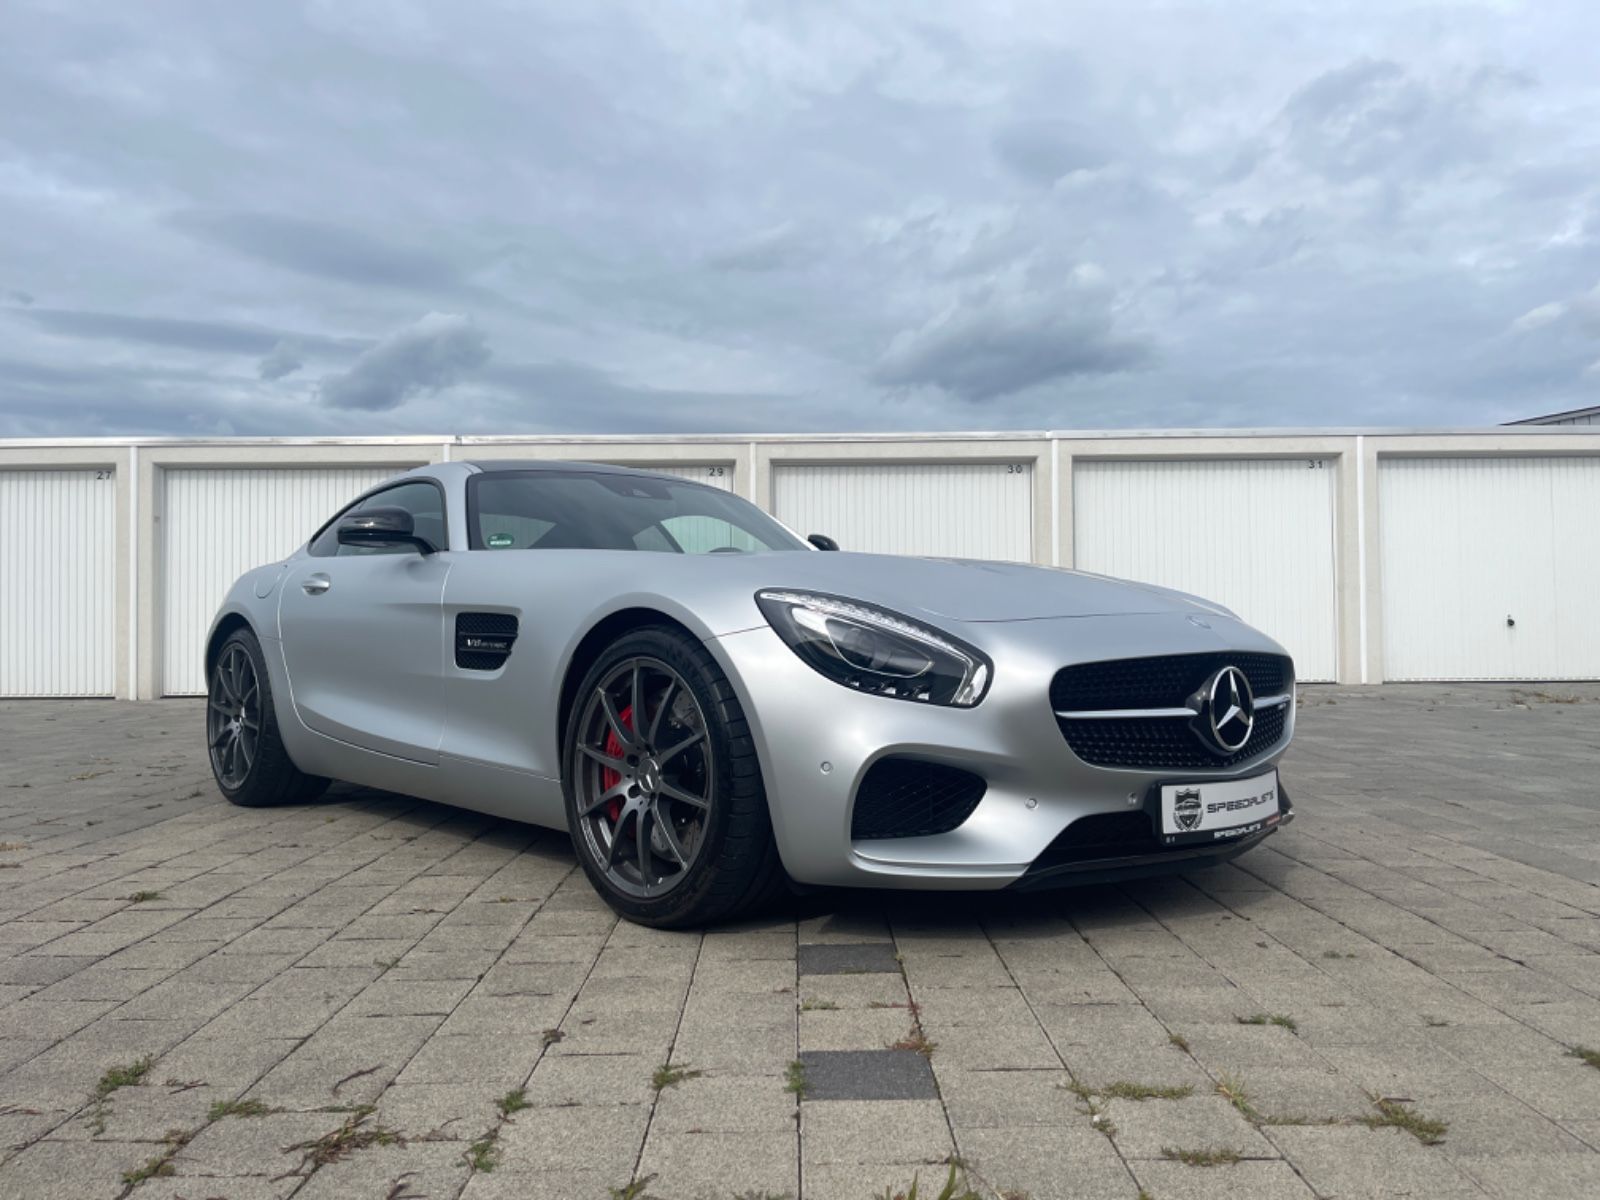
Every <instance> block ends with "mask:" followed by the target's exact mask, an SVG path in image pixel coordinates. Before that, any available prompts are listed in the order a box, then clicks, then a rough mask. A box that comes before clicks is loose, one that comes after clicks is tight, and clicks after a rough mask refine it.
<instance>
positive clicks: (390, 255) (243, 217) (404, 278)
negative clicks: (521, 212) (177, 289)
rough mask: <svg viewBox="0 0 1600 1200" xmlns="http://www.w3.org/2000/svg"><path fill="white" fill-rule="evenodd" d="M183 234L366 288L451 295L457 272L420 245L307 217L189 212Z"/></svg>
mask: <svg viewBox="0 0 1600 1200" xmlns="http://www.w3.org/2000/svg"><path fill="white" fill-rule="evenodd" d="M172 220H173V224H174V225H175V226H176V227H177V228H178V229H180V230H183V231H184V232H186V233H190V234H192V235H194V236H195V237H198V238H200V239H202V240H204V241H208V242H211V243H214V244H216V245H218V246H222V247H224V248H226V249H228V250H232V251H233V252H234V253H236V254H242V255H245V256H246V257H248V258H254V259H258V260H259V261H261V262H264V263H268V264H270V265H272V266H275V267H281V268H282V269H284V270H286V271H294V272H297V273H299V274H302V275H309V276H311V277H313V278H317V279H332V280H337V281H339V282H341V283H350V284H355V285H357V286H361V287H378V288H398V289H402V290H406V291H429V290H433V291H449V290H452V289H454V288H456V287H458V286H460V284H461V276H460V273H459V272H458V271H457V269H456V268H455V267H454V266H452V265H451V264H450V263H449V262H447V261H446V260H445V259H443V258H441V257H439V256H438V255H436V254H434V253H431V252H429V251H427V250H423V249H421V248H419V247H418V246H416V245H415V244H408V243H406V242H403V241H388V240H385V239H383V238H381V237H378V236H377V235H375V234H372V233H368V232H365V231H363V230H360V229H356V228H351V227H348V226H342V225H337V224H333V223H331V222H327V221H321V220H314V219H311V218H306V217H293V216H281V215H277V214H273V213H254V212H209V213H208V212H188V213H179V214H177V215H176V216H174V217H173V219H172Z"/></svg>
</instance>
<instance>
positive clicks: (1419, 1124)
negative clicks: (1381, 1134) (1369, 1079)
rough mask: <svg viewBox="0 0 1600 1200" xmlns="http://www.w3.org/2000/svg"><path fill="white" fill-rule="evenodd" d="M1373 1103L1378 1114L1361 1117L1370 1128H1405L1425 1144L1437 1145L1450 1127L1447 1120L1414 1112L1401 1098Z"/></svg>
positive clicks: (1362, 1121) (1363, 1122)
mask: <svg viewBox="0 0 1600 1200" xmlns="http://www.w3.org/2000/svg"><path fill="white" fill-rule="evenodd" d="M1373 1103H1374V1104H1375V1105H1377V1107H1378V1115H1377V1116H1367V1117H1361V1118H1360V1121H1361V1123H1362V1124H1363V1125H1365V1126H1366V1127H1367V1128H1368V1129H1404V1130H1405V1131H1406V1132H1407V1133H1409V1134H1410V1135H1411V1136H1412V1137H1414V1138H1416V1139H1417V1141H1419V1142H1421V1143H1422V1144H1423V1145H1424V1146H1436V1145H1438V1144H1439V1143H1440V1142H1441V1141H1443V1140H1444V1135H1445V1133H1446V1132H1447V1131H1448V1130H1449V1128H1450V1126H1449V1124H1448V1123H1447V1122H1445V1121H1435V1120H1433V1119H1432V1118H1430V1117H1425V1116H1423V1115H1422V1114H1421V1113H1418V1112H1413V1111H1412V1110H1411V1109H1409V1108H1407V1107H1406V1106H1405V1105H1404V1104H1403V1103H1401V1102H1400V1101H1399V1100H1387V1099H1380V1100H1374V1101H1373Z"/></svg>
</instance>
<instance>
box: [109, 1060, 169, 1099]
mask: <svg viewBox="0 0 1600 1200" xmlns="http://www.w3.org/2000/svg"><path fill="white" fill-rule="evenodd" d="M153 1062H155V1059H154V1058H152V1057H151V1056H150V1055H148V1054H146V1055H145V1056H144V1057H143V1058H140V1059H136V1060H135V1061H133V1062H131V1063H129V1064H128V1065H127V1066H125V1067H110V1068H108V1069H107V1071H106V1073H105V1074H104V1075H102V1076H100V1082H99V1083H98V1084H96V1085H95V1089H94V1094H95V1097H96V1098H97V1099H100V1100H104V1099H105V1098H106V1097H107V1096H109V1095H111V1093H112V1092H114V1091H116V1090H117V1089H118V1088H125V1087H135V1086H137V1085H138V1084H141V1083H143V1082H144V1077H145V1076H146V1075H148V1074H149V1073H150V1064H151V1063H153Z"/></svg>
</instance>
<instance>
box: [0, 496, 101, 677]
mask: <svg viewBox="0 0 1600 1200" xmlns="http://www.w3.org/2000/svg"><path fill="white" fill-rule="evenodd" d="M116 490H117V485H116V476H115V473H114V472H113V471H110V470H99V471H95V470H89V471H33V470H26V471H0V696H109V695H111V693H112V691H113V690H114V689H115V687H116V658H115V655H116V611H117V581H116V556H117V543H116V505H117V498H116Z"/></svg>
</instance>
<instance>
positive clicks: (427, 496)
mask: <svg viewBox="0 0 1600 1200" xmlns="http://www.w3.org/2000/svg"><path fill="white" fill-rule="evenodd" d="M369 508H403V509H405V510H406V511H407V512H409V513H410V514H411V520H412V524H413V527H414V528H415V529H416V531H417V532H418V533H419V534H421V535H422V536H423V537H425V538H427V539H428V540H429V541H430V542H432V543H433V544H434V545H435V546H438V547H439V548H440V549H445V548H447V547H448V545H449V535H448V533H447V532H446V530H447V526H446V525H445V520H444V495H443V493H442V492H441V491H440V490H439V488H438V487H437V486H436V485H434V484H431V483H422V482H420V481H419V482H417V483H402V484H399V485H398V486H396V487H392V488H385V489H384V490H383V491H381V492H374V493H373V494H372V495H370V496H368V497H367V498H366V499H365V500H363V501H362V502H361V503H360V504H357V505H356V506H355V507H354V508H352V509H350V510H349V511H350V512H365V511H366V510H367V509H369ZM336 524H337V523H336ZM336 544H337V542H336ZM411 553H414V551H412V550H411V549H409V548H408V547H404V546H340V547H339V557H340V558H352V557H356V556H358V555H364V554H411Z"/></svg>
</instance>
